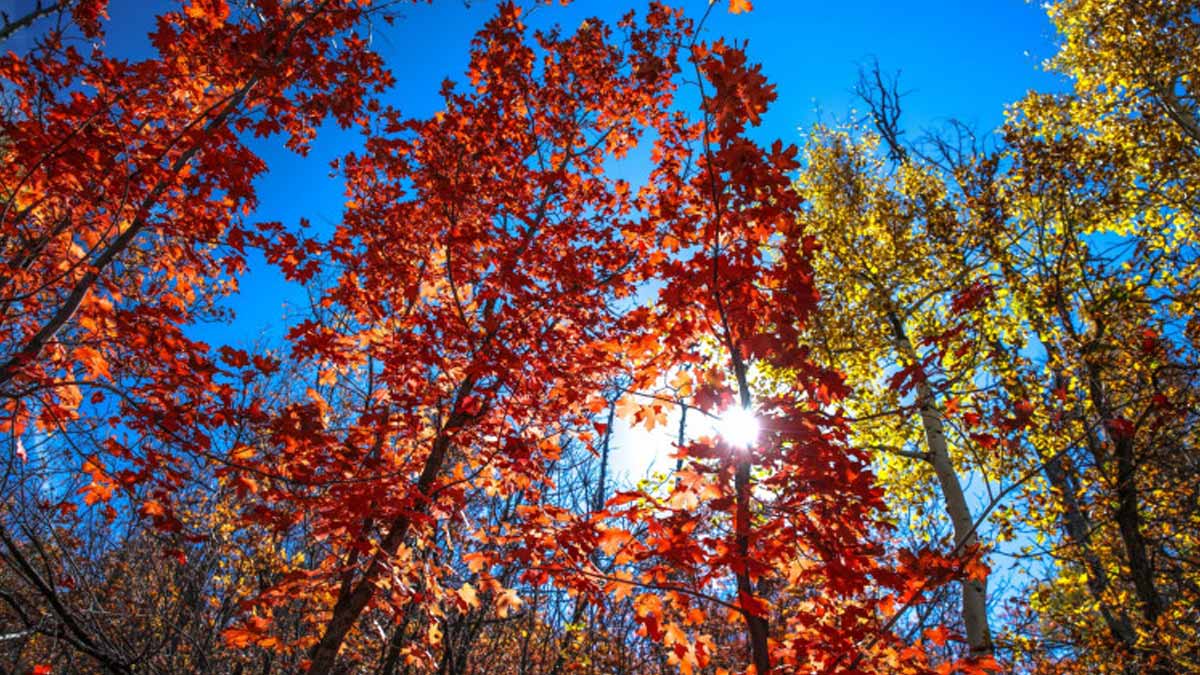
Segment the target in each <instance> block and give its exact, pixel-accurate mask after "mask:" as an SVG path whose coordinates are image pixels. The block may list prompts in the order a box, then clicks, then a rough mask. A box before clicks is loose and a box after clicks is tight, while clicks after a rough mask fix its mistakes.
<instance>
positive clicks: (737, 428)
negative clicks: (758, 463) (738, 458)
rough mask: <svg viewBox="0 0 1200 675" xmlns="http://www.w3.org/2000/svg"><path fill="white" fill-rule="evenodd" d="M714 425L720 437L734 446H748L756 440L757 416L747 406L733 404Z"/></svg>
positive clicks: (758, 426)
mask: <svg viewBox="0 0 1200 675" xmlns="http://www.w3.org/2000/svg"><path fill="white" fill-rule="evenodd" d="M716 426H717V433H718V434H720V435H721V438H722V439H724V441H725V442H726V443H728V444H729V445H731V446H733V447H735V448H749V447H750V446H752V445H754V444H755V443H757V442H758V432H759V430H760V425H759V422H758V418H757V417H755V416H754V412H753V411H751V410H749V409H748V408H743V407H741V406H734V407H732V408H730V409H728V410H726V411H725V412H724V413H722V414H721V418H720V419H719V420H717V425H716Z"/></svg>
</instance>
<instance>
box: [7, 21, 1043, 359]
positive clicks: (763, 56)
mask: <svg viewBox="0 0 1200 675" xmlns="http://www.w3.org/2000/svg"><path fill="white" fill-rule="evenodd" d="M29 2H30V0H16V4H17V9H19V8H20V6H22V5H24V4H28V3H29ZM717 2H718V3H719V4H718V6H717V7H715V8H714V11H713V13H712V15H711V17H710V19H709V21H708V23H707V24H706V26H705V33H706V37H708V38H711V39H715V38H717V37H725V38H726V39H735V40H739V41H741V40H749V49H748V51H749V54H750V57H751V58H752V59H754V60H756V61H759V62H761V63H763V65H764V71H765V73H766V74H767V76H768V77H769V78H770V79H771V80H772V81H773V82H775V83H776V84H777V86H778V93H779V100H778V101H777V102H776V103H775V105H774V106H773V108H772V109H771V111H770V112H769V114H768V115H767V116H765V118H764V124H763V127H762V128H761V129H760V130H759V131H758V134H757V135H758V136H759V138H761V139H762V140H764V141H766V140H770V139H773V138H781V139H783V140H784V141H785V142H796V143H799V142H800V141H801V130H802V128H803V127H806V126H808V125H810V124H812V123H813V122H814V121H816V120H817V119H819V118H822V119H825V120H845V119H847V118H848V117H849V115H850V111H851V109H852V107H853V106H854V105H855V103H856V101H855V100H854V97H853V95H852V94H851V88H852V87H853V85H854V82H855V80H856V77H857V72H858V68H859V66H860V65H862V64H867V63H869V62H870V61H871V60H872V59H878V60H879V62H880V64H881V66H882V67H883V68H884V70H885V71H889V72H890V71H894V70H900V71H902V75H901V82H902V88H903V89H905V90H906V91H908V92H909V95H908V96H907V98H906V99H905V100H904V107H905V115H906V123H907V126H908V128H910V130H911V133H914V134H915V133H917V132H919V130H920V129H921V128H925V127H929V126H934V125H938V124H939V123H942V122H944V121H946V120H947V119H949V118H952V117H953V118H957V119H960V120H962V121H964V122H967V123H969V124H971V125H973V126H975V127H976V128H978V129H980V130H983V131H986V130H990V129H993V128H995V127H996V126H997V125H998V124H999V123H1000V121H1001V119H1002V115H1003V110H1004V106H1005V105H1006V104H1007V103H1009V102H1012V101H1014V100H1016V99H1018V98H1020V97H1021V96H1022V95H1023V94H1024V93H1025V92H1026V91H1028V90H1029V89H1032V88H1038V89H1050V88H1055V87H1057V86H1060V85H1059V83H1058V81H1057V80H1056V78H1054V77H1053V76H1050V75H1048V74H1046V73H1044V72H1041V70H1040V64H1041V63H1042V61H1043V60H1044V59H1045V58H1046V57H1048V56H1050V55H1051V54H1052V53H1053V50H1054V48H1053V44H1054V35H1053V29H1052V27H1051V26H1050V24H1049V21H1048V20H1047V19H1046V16H1045V14H1044V12H1043V11H1042V9H1041V8H1040V7H1039V6H1038V5H1037V4H1031V3H1029V2H1024V1H1023V0H982V1H979V2H966V1H959V2H947V1H943V2H934V1H931V0H926V1H922V2H910V3H903V2H887V1H884V0H868V1H862V2H803V1H799V0H754V4H755V8H754V11H753V12H750V13H748V14H740V15H731V14H729V13H728V12H727V11H726V9H725V5H726V0H717ZM167 4H169V3H166V2H163V0H155V1H153V2H146V1H145V0H114V2H113V3H112V5H111V7H110V15H111V17H112V19H113V20H112V22H111V23H110V24H109V27H108V30H109V46H110V48H111V49H112V50H113V51H114V52H117V53H120V54H123V55H128V56H130V57H137V56H142V55H145V54H146V53H147V50H148V48H149V47H148V42H147V39H146V32H147V31H149V30H150V29H151V28H152V26H153V16H154V15H155V14H156V13H157V12H156V9H157V8H159V7H163V6H164V5H167ZM526 4H527V5H528V4H530V3H526ZM645 4H646V3H645V2H644V0H637V1H636V2H628V1H626V0H576V1H575V2H574V3H573V4H572V5H571V6H569V7H565V8H564V7H560V6H557V5H554V6H539V7H537V8H536V9H535V10H534V11H533V13H532V14H531V15H530V16H529V22H530V23H531V24H532V25H534V26H535V27H536V26H547V25H549V24H552V23H560V24H562V25H563V26H565V27H567V28H573V27H575V26H578V25H579V23H580V22H581V21H582V20H583V19H584V18H587V17H590V16H593V15H598V16H600V17H601V18H604V19H609V20H612V19H615V18H616V17H617V16H619V15H620V14H622V13H624V12H625V11H627V10H628V9H630V8H637V9H644V7H645ZM677 4H682V5H683V6H684V7H685V8H687V9H688V10H689V11H690V12H691V13H692V15H693V16H695V17H699V16H700V15H701V14H703V12H704V9H705V5H706V0H677ZM494 8H495V3H494V2H489V1H483V0H473V1H472V2H471V3H470V4H469V5H468V4H466V3H464V2H463V1H462V0H435V2H434V3H433V4H432V5H426V4H419V5H414V6H411V7H404V8H402V13H403V18H402V20H400V21H398V22H396V24H395V25H393V26H387V25H384V24H382V22H381V23H380V25H378V26H376V31H375V34H374V36H373V40H374V46H375V47H376V48H377V49H378V50H379V51H380V52H381V53H382V54H383V56H384V57H385V59H386V60H387V61H388V63H389V65H390V66H391V68H392V70H393V72H394V74H395V76H396V79H397V85H396V88H395V90H394V91H393V92H392V93H391V94H390V99H391V102H393V103H394V104H396V105H397V106H398V107H400V108H401V110H402V111H403V112H405V113H406V114H409V115H417V116H424V115H429V114H432V113H433V112H435V111H436V110H437V109H438V108H439V107H440V100H439V99H438V97H437V91H438V89H439V86H440V84H441V81H442V79H443V78H445V77H450V78H451V79H459V80H461V79H462V78H461V74H462V73H463V71H464V69H465V67H466V64H467V48H468V44H469V42H470V39H471V36H472V35H473V33H474V32H475V30H477V29H478V28H479V27H480V26H481V25H482V24H483V22H485V21H486V20H487V19H488V17H490V16H491V14H492V13H493V10H494ZM14 46H15V47H17V48H20V45H14ZM358 144H359V139H358V137H357V135H356V134H355V133H344V132H340V131H339V130H337V129H336V128H331V129H329V130H328V133H325V134H323V135H322V136H321V137H320V138H319V139H318V141H317V143H316V145H315V147H314V149H313V152H312V154H311V155H310V156H309V157H308V158H305V159H301V158H298V157H296V156H294V155H291V154H290V153H287V152H286V151H283V150H282V149H281V144H280V142H279V141H278V140H277V139H276V140H273V141H271V142H268V143H256V144H255V147H256V148H257V149H259V151H260V152H262V154H263V155H264V157H265V158H266V159H267V160H268V164H269V166H270V173H269V174H268V175H266V176H264V177H262V178H261V179H260V181H259V184H258V188H259V194H260V198H261V205H260V208H259V210H258V212H257V214H255V217H256V218H257V219H260V220H279V221H282V222H284V223H285V224H289V225H293V224H295V223H296V222H297V221H298V220H299V219H300V218H301V217H307V218H309V219H310V220H312V221H313V223H314V224H316V225H317V226H318V227H321V226H325V227H328V226H330V225H332V224H334V223H336V222H337V220H338V218H339V216H340V211H341V205H342V203H343V201H344V198H343V196H342V185H341V182H340V180H338V179H337V178H336V177H335V178H330V176H329V169H328V166H329V162H330V160H332V159H334V158H336V157H339V156H340V155H342V154H344V153H345V152H347V151H348V150H351V149H354V148H356V147H357V146H358ZM259 263H260V261H252V268H253V269H252V272H251V274H250V275H248V276H247V277H246V278H244V279H243V280H242V289H243V292H242V294H241V296H240V297H238V298H234V299H233V300H232V306H233V307H234V309H235V311H236V312H237V314H238V319H237V322H236V324H235V326H233V327H232V328H217V327H205V328H203V329H201V331H200V332H201V333H202V335H203V336H204V337H205V338H208V339H210V340H212V341H214V342H218V341H222V340H228V341H232V342H247V341H250V340H253V339H254V337H255V336H256V335H258V334H262V333H263V332H264V331H265V332H266V334H269V335H276V336H277V335H278V334H279V333H278V331H279V328H280V327H281V322H280V318H281V317H282V314H283V312H282V309H281V305H282V303H283V302H284V301H285V300H288V301H290V302H293V303H296V302H302V301H303V295H302V294H300V293H299V292H298V289H295V288H289V287H288V286H287V285H285V284H284V283H283V282H282V280H281V279H280V277H279V275H278V274H277V273H275V272H274V270H271V269H264V268H263V266H262V265H261V264H259Z"/></svg>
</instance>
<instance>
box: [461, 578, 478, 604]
mask: <svg viewBox="0 0 1200 675" xmlns="http://www.w3.org/2000/svg"><path fill="white" fill-rule="evenodd" d="M458 598H459V599H460V600H462V602H463V604H465V605H466V606H467V607H472V608H474V607H478V606H479V594H478V593H477V592H476V591H475V587H474V586H472V585H471V584H463V585H462V586H461V587H460V588H459V589H458Z"/></svg>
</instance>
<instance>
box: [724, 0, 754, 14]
mask: <svg viewBox="0 0 1200 675" xmlns="http://www.w3.org/2000/svg"><path fill="white" fill-rule="evenodd" d="M752 9H754V5H752V4H751V3H750V0H729V13H730V14H741V13H742V12H749V11H750V10H752Z"/></svg>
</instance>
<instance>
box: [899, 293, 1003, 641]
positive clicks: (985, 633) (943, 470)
mask: <svg viewBox="0 0 1200 675" xmlns="http://www.w3.org/2000/svg"><path fill="white" fill-rule="evenodd" d="M888 322H889V323H890V324H891V328H892V339H893V343H894V344H895V346H896V350H897V351H898V352H899V353H900V355H901V356H903V357H904V358H906V359H908V360H910V361H911V362H912V363H914V364H917V363H920V356H919V355H918V354H917V350H916V349H915V348H914V347H913V344H912V341H911V340H910V339H909V337H908V334H907V333H906V332H905V330H904V324H903V323H902V322H901V321H900V318H899V317H898V316H897V315H896V313H895V312H889V313H888ZM917 406H918V410H919V411H920V415H921V427H922V430H923V431H924V434H925V447H926V452H927V453H928V457H929V463H930V465H932V466H933V471H934V474H936V476H937V480H938V485H939V487H940V488H941V491H942V499H943V501H944V503H945V507H946V515H948V516H949V517H950V522H951V524H952V525H953V526H954V547H955V550H956V551H957V552H959V553H961V552H962V551H964V550H969V549H972V548H974V547H975V546H976V545H977V544H978V543H979V538H978V537H977V536H976V534H975V519H974V518H973V517H972V516H971V509H970V507H969V506H968V505H967V498H966V495H964V494H963V489H962V483H960V482H959V480H958V473H957V472H956V471H955V469H954V463H953V461H951V459H950V448H949V445H948V444H947V442H946V432H945V427H944V426H943V425H942V414H941V411H940V410H939V409H938V407H937V397H936V395H935V394H934V392H933V389H932V388H931V387H930V386H929V383H928V382H927V381H926V380H925V379H924V378H921V379H919V380H918V382H917ZM961 586H962V619H963V625H964V626H965V628H966V631H967V645H968V646H969V647H970V650H971V656H974V657H980V656H988V655H991V654H992V651H993V645H992V636H991V631H990V630H989V629H988V619H987V577H986V576H984V578H982V579H964V580H963V581H962V582H961Z"/></svg>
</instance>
